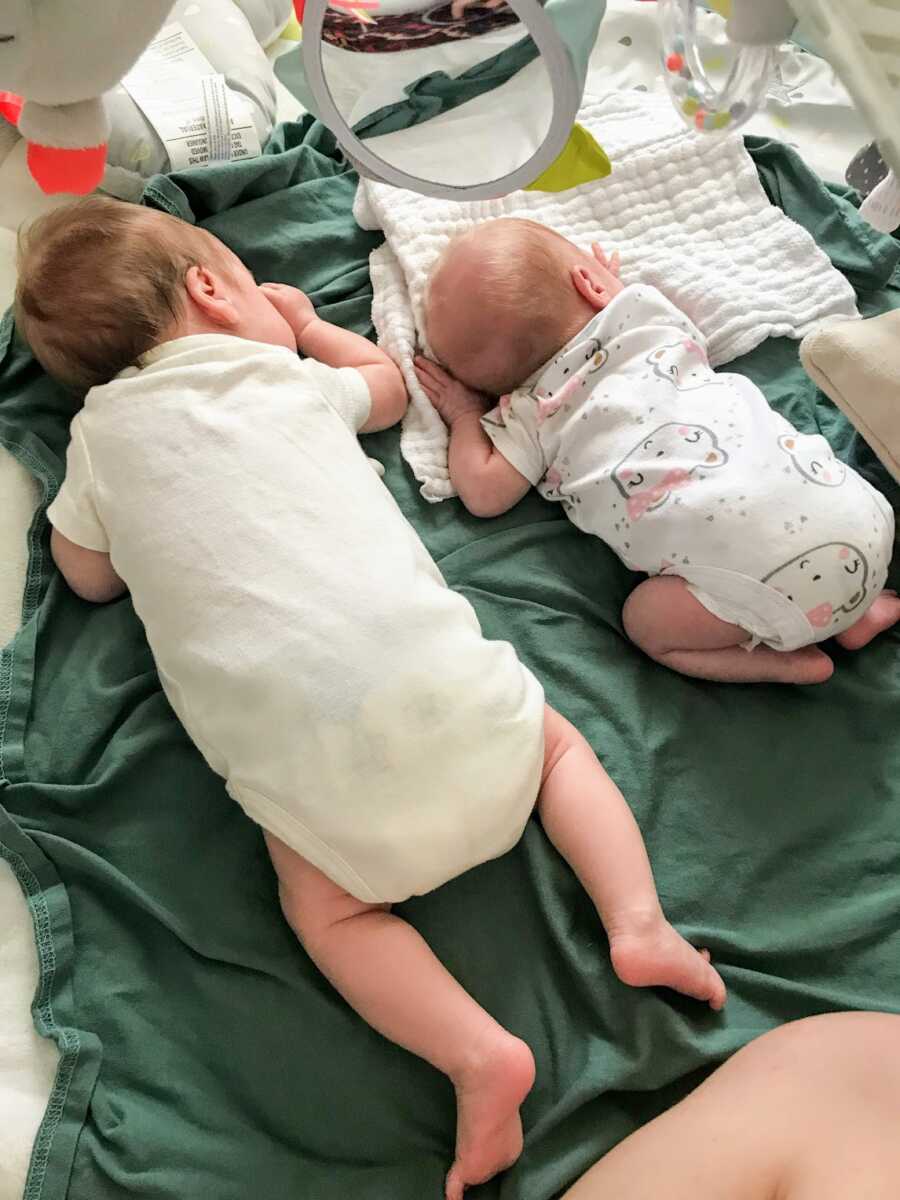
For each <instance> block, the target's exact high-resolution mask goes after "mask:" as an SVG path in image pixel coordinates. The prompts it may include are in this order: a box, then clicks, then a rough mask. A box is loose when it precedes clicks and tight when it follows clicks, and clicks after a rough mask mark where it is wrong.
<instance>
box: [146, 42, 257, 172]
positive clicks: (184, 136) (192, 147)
mask: <svg viewBox="0 0 900 1200" xmlns="http://www.w3.org/2000/svg"><path fill="white" fill-rule="evenodd" d="M122 86H123V87H124V88H125V90H126V91H127V92H128V94H129V96H131V98H132V100H133V101H134V102H135V104H136V105H137V106H138V108H140V110H141V111H142V112H143V114H144V116H145V117H146V118H147V120H148V121H149V122H150V124H151V125H152V126H153V128H154V129H155V130H156V132H157V133H158V134H159V136H160V138H161V139H162V141H163V142H164V143H165V147H166V153H167V154H168V155H169V161H170V163H171V164H172V170H173V171H180V170H182V169H183V168H184V167H200V166H204V165H205V164H206V163H209V162H229V161H230V160H231V159H237V158H255V157H256V155H258V154H259V150H260V147H259V137H258V136H257V133H256V128H255V126H254V124H253V121H252V120H251V117H250V110H249V107H248V105H247V103H246V101H245V100H244V99H243V97H241V96H239V95H238V94H237V93H236V92H233V91H231V89H230V88H228V87H227V86H226V84H225V79H224V77H223V76H222V75H218V74H216V72H215V71H214V70H213V68H212V64H211V63H210V62H209V60H208V59H207V57H206V56H205V55H204V54H203V53H202V52H201V50H200V49H199V48H198V47H197V44H196V43H195V42H194V41H193V39H192V38H191V37H190V35H189V34H188V32H187V30H186V29H185V28H184V26H183V25H180V24H178V23H177V22H175V23H173V24H172V25H166V26H164V28H162V29H161V30H160V31H159V33H158V34H157V35H156V37H155V38H154V39H153V41H152V42H151V43H150V45H149V46H148V47H147V49H146V50H145V51H144V53H143V54H142V55H141V57H140V58H139V59H138V61H137V62H136V63H135V65H134V66H133V67H132V69H131V70H130V71H129V72H128V74H127V75H126V76H125V78H124V79H123V80H122Z"/></svg>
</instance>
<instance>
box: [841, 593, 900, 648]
mask: <svg viewBox="0 0 900 1200" xmlns="http://www.w3.org/2000/svg"><path fill="white" fill-rule="evenodd" d="M898 621H900V597H898V595H897V593H896V592H891V591H885V592H882V593H881V595H880V596H879V597H878V599H877V600H876V601H875V603H874V604H873V605H872V606H871V608H868V609H867V610H866V611H865V612H864V613H863V615H862V616H861V617H860V618H859V620H858V621H857V622H856V624H855V625H851V626H850V628H849V629H847V630H845V631H844V632H843V633H839V634H838V636H837V639H836V640H837V641H838V642H839V643H840V645H842V646H843V647H844V649H845V650H860V649H861V648H862V647H863V646H867V645H868V644H869V642H871V640H872V638H874V637H877V636H878V634H879V633H884V631H885V630H886V629H890V627H891V626H892V625H896V624H897V622H898Z"/></svg>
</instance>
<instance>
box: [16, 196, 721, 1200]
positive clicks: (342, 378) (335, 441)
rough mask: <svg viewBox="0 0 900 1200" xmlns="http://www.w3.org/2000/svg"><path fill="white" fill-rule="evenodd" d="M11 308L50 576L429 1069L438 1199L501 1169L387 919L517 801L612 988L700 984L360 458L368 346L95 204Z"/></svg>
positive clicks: (574, 770) (381, 369)
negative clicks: (128, 658) (135, 677)
mask: <svg viewBox="0 0 900 1200" xmlns="http://www.w3.org/2000/svg"><path fill="white" fill-rule="evenodd" d="M16 317H17V322H18V325H19V328H20V330H21V331H22V333H23V334H24V335H25V336H26V338H27V339H28V341H29V343H30V344H31V346H32V348H33V350H34V353H35V355H36V356H37V358H38V359H39V360H40V362H41V363H42V364H43V366H44V367H45V368H46V369H47V370H48V371H49V372H50V373H51V374H53V375H55V376H56V377H57V378H58V379H60V380H61V381H62V382H64V383H66V384H69V385H72V386H74V387H75V388H76V389H77V390H78V391H80V392H87V395H86V398H85V401H84V406H83V408H82V409H81V411H80V412H79V413H78V415H77V416H76V417H75V419H74V420H73V422H72V430H71V434H72V437H71V443H70V446H69V451H68V459H67V470H66V478H65V482H64V483H63V486H62V488H61V490H60V492H59V495H58V496H57V497H56V499H55V500H54V502H53V504H52V505H51V506H50V509H49V513H48V515H49V518H50V521H51V523H52V525H53V533H52V543H51V544H52V549H53V556H54V558H55V560H56V562H57V564H58V566H59V568H60V570H61V571H62V573H63V575H64V576H65V578H66V579H67V580H68V582H69V584H70V585H71V587H72V588H73V589H74V590H75V591H76V592H77V593H78V594H79V595H80V596H82V597H84V598H85V599H88V600H93V601H98V602H102V601H107V600H112V599H115V598H116V597H117V596H120V595H121V594H122V593H123V592H124V591H125V590H126V588H128V589H129V590H130V592H131V599H132V603H133V604H134V608H135V611H136V613H137V614H138V616H139V617H140V618H141V620H142V621H143V623H144V626H145V628H146V632H147V638H148V641H149V643H150V646H151V649H152V650H153V654H154V658H155V660H156V665H157V668H158V671H159V677H160V681H161V684H162V687H163V689H164V691H165V693H166V696H167V697H168V699H169V701H170V703H171V705H172V707H173V709H174V710H175V712H176V713H177V715H178V716H179V718H180V719H181V721H182V723H183V724H184V726H185V727H186V729H187V731H188V733H189V734H190V736H191V737H192V739H193V740H194V742H195V743H196V745H197V747H198V749H199V750H200V751H201V752H202V753H203V755H204V757H205V758H206V760H207V761H208V763H209V764H210V766H211V767H212V769H213V770H214V771H216V772H218V773H219V774H220V775H221V776H223V777H224V779H225V780H226V784H227V788H228V792H229V794H230V795H231V796H232V797H233V798H234V799H235V800H237V801H238V803H239V804H240V805H241V806H242V807H243V809H244V810H245V812H246V813H247V814H248V815H249V816H250V817H251V818H253V820H255V821H257V822H258V823H259V825H261V826H262V828H263V830H264V832H265V837H266V842H267V845H268V848H269V852H270V854H271V857H272V861H273V864H274V867H275V871H276V873H277V876H278V884H279V892H280V897H281V903H282V907H283V910H284V913H285V916H286V918H287V920H288V922H289V923H290V925H291V927H292V928H293V929H294V931H295V932H296V934H297V936H298V937H299V939H300V941H301V942H302V943H303V945H304V947H305V948H306V951H307V953H308V954H309V955H310V957H311V958H312V959H313V961H314V962H315V963H316V964H317V965H318V967H319V968H320V969H321V970H322V972H323V973H324V974H325V975H326V976H327V977H328V979H329V980H330V981H331V982H332V983H333V984H334V986H335V987H336V988H337V989H338V990H339V991H340V992H341V993H342V994H343V996H344V997H345V998H346V999H347V1001H348V1002H349V1003H350V1004H351V1005H353V1007H354V1008H355V1009H356V1010H357V1012H359V1013H360V1015H361V1016H362V1017H364V1018H365V1019H366V1020H367V1021H368V1022H370V1024H371V1025H373V1026H374V1027H375V1028H376V1029H377V1030H379V1032H381V1033H382V1034H384V1036H385V1037H388V1038H391V1039H392V1040H393V1041H395V1042H397V1043H399V1044H400V1045H401V1046H404V1047H405V1048H406V1049H408V1050H410V1051H412V1052H413V1053H414V1054H418V1055H420V1056H421V1057H423V1058H425V1059H426V1060H427V1061H428V1062H430V1063H431V1064H432V1065H434V1066H435V1067H437V1068H438V1069H439V1070H441V1071H443V1072H444V1073H445V1074H446V1075H447V1076H448V1077H449V1079H450V1081H451V1082H452V1084H453V1086H454V1088H455V1090H456V1097H457V1136H456V1156H455V1160H454V1162H453V1165H452V1168H451V1170H450V1172H449V1174H448V1176H447V1182H446V1194H447V1197H448V1200H459V1198H460V1197H461V1196H462V1192H463V1189H464V1188H465V1187H466V1186H467V1185H469V1184H474V1183H478V1182H481V1181H482V1180H484V1179H487V1178H489V1177H490V1176H491V1175H493V1174H494V1173H495V1172H497V1171H499V1170H501V1169H502V1168H503V1167H505V1166H506V1165H508V1164H509V1163H510V1162H511V1161H512V1160H513V1159H514V1158H515V1157H516V1156H517V1155H518V1153H519V1152H520V1150H521V1146H522V1127H521V1121H520V1118H519V1106H520V1104H521V1102H522V1100H523V1098H524V1097H525V1095H526V1094H527V1092H528V1091H529V1089H530V1087H531V1085H532V1081H533V1078H534V1062H533V1059H532V1055H531V1051H530V1050H529V1048H528V1047H527V1046H526V1045H525V1044H524V1043H523V1042H521V1041H520V1040H519V1039H518V1038H516V1037H514V1036H513V1035H512V1034H510V1033H508V1032H507V1031H506V1030H505V1029H503V1028H501V1026H500V1025H498V1024H497V1022H496V1021H494V1020H493V1019H492V1018H491V1017H490V1016H489V1015H488V1014H487V1013H486V1012H485V1011H484V1010H483V1009H482V1008H481V1007H480V1006H479V1005H478V1004H477V1003H476V1002H475V1001H474V1000H473V999H472V998H471V997H470V996H469V995H468V994H467V993H466V992H465V991H464V990H463V988H462V987H461V986H460V985H459V984H458V983H457V982H456V981H455V980H454V979H453V978H452V977H451V976H450V975H449V974H448V972H447V971H446V970H445V969H444V968H443V967H442V966H441V964H440V963H439V962H438V960H437V959H436V958H435V956H434V955H433V954H432V952H431V951H430V949H429V948H428V946H427V945H426V943H425V942H424V941H423V940H422V938H421V937H420V936H419V934H418V933H417V932H416V931H415V930H414V929H413V928H412V926H411V925H409V924H407V923H406V922H405V921H403V920H402V919H401V918H400V917H398V916H397V915H395V914H393V913H392V912H391V911H390V910H391V905H392V904H394V903H397V902H400V901H403V900H406V899H408V898H409V897H410V896H413V895H420V894H422V893H425V892H428V891H431V890H432V889H434V888H437V887H439V886H440V885H441V884H443V883H445V882H446V881H447V880H449V879H452V878H454V877H455V876H457V875H460V874H462V873H463V872H464V871H467V870H469V869H470V868H472V867H474V866H476V865H478V864H479V863H483V862H486V861H487V860H488V859H491V858H494V857H496V856H498V855H500V854H503V853H504V852H506V851H507V850H509V849H510V848H511V847H512V846H513V845H514V844H515V843H516V842H517V841H518V840H519V838H520V836H521V834H522V832H523V829H524V826H525V823H526V821H527V820H528V817H529V815H530V814H531V812H532V811H533V810H534V808H535V805H537V810H538V812H539V814H540V816H541V819H542V822H543V825H544V828H545V829H546V831H547V834H548V835H549V837H550V838H551V840H552V841H553V843H554V844H555V845H556V847H557V848H558V850H559V851H560V853H561V854H562V855H563V856H564V857H565V858H566V859H567V860H568V862H569V863H570V864H571V866H572V867H573V869H574V870H575V872H576V874H577V875H578V877H579V878H580V879H581V881H582V883H583V884H584V886H585V888H586V889H587V891H588V893H589V894H590V897H591V899H592V900H593V902H594V903H595V905H596V907H597V910H598V912H599V915H600V918H601V920H602V922H603V924H604V926H605V928H606V930H607V933H608V935H609V941H610V952H611V956H612V962H613V966H614V968H615V971H616V973H617V974H618V975H619V977H620V978H621V979H622V980H623V981H624V982H626V983H629V984H632V985H635V986H650V985H655V984H661V985H668V986H669V987H673V988H677V989H678V990H680V991H682V992H685V993H687V994H689V995H691V996H695V997H697V998H698V999H701V1000H706V1001H708V1002H709V1003H710V1004H711V1005H712V1007H713V1008H720V1007H721V1006H722V1005H723V1004H724V1002H725V988H724V985H723V983H722V980H721V979H720V977H719V975H718V974H717V972H716V971H715V970H714V969H713V967H712V966H711V965H710V963H709V956H708V954H706V953H705V952H702V951H698V950H695V949H694V948H693V947H691V946H690V945H688V943H687V942H686V941H684V939H683V938H681V936H680V935H679V934H678V933H676V932H675V930H674V929H673V928H672V926H671V925H670V924H669V923H668V922H667V921H666V919H665V917H664V916H663V913H662V910H661V908H660V904H659V899H658V897H657V894H656V889H655V887H654V884H653V877H652V873H651V870H650V864H649V862H648V860H647V855H646V851H645V849H644V844H643V841H642V839H641V835H640V832H639V830H638V828H637V825H636V823H635V821H634V818H633V817H632V815H631V810H630V809H629V808H628V806H627V804H626V803H625V801H624V799H623V797H622V795H621V793H620V792H619V791H618V789H617V788H616V786H615V784H613V782H612V781H611V780H610V779H609V777H608V776H607V775H606V773H605V772H604V770H603V768H602V767H601V766H600V763H599V762H598V761H597V759H596V757H595V756H594V754H593V752H592V750H591V749H590V747H589V746H588V745H587V743H586V742H585V740H584V739H583V738H582V737H581V736H580V735H579V734H578V733H577V732H576V731H575V730H574V729H573V728H572V726H571V725H570V724H569V723H568V722H567V721H566V720H564V718H563V717H561V716H560V715H559V714H558V713H556V712H554V711H553V710H552V709H550V708H549V707H547V706H546V705H545V704H544V697H543V692H542V690H541V687H540V685H539V684H538V682H537V680H535V678H534V677H533V676H532V675H531V673H530V672H529V671H528V670H527V669H526V668H525V667H524V666H523V665H522V664H521V663H520V662H519V660H518V659H517V657H516V655H515V653H514V652H513V650H512V647H511V646H509V645H508V644H507V643H505V642H500V641H488V640H486V639H485V638H483V637H482V635H481V630H480V627H479V624H478V620H477V618H476V616H475V613H474V611H473V609H472V608H471V606H470V605H469V603H468V601H466V600H465V599H464V598H463V597H462V596H460V595H459V594H458V593H456V592H453V591H451V590H450V589H449V588H448V587H447V586H446V584H445V583H444V580H443V578H442V577H441V575H440V572H439V571H438V569H437V567H436V566H435V565H434V563H433V561H432V560H431V558H430V557H429V555H428V553H427V551H426V550H425V548H424V546H423V545H422V543H421V542H420V541H419V539H418V537H417V536H416V534H415V532H414V530H413V529H412V527H411V526H410V524H409V523H408V522H407V521H406V520H405V519H404V517H403V516H402V514H401V512H400V510H399V508H398V507H397V505H396V504H395V502H394V500H393V498H392V497H391V495H390V493H389V492H388V490H387V489H386V488H385V487H384V485H383V484H382V482H381V480H380V478H379V476H378V475H377V473H376V471H375V470H374V469H373V465H372V463H371V462H370V461H369V460H368V459H367V458H366V456H365V454H364V453H363V451H362V450H361V448H360V445H359V442H358V440H357V436H356V435H357V433H360V432H366V431H368V430H375V429H383V428H386V427H387V426H389V425H392V424H393V423H394V422H396V421H397V420H399V418H400V416H401V415H402V413H403V412H404V410H405V408H406V402H407V397H406V390H405V387H404V385H403V381H402V377H401V374H400V372H399V370H398V369H397V367H396V366H395V365H394V364H393V363H392V362H391V360H390V359H389V358H387V357H386V356H385V355H384V354H383V353H382V352H381V351H380V350H378V349H377V348H376V347H375V346H373V345H372V343H371V342H369V341H367V340H366V339H365V338H362V337H359V336H357V335H356V334H354V333H350V332H348V331H347V330H344V329H340V328H338V327H336V326H334V325H330V324H328V323H327V322H325V321H323V320H321V319H320V318H319V317H318V316H317V315H316V312H315V309H314V308H313V306H312V304H311V303H310V301H309V300H308V299H307V297H306V296H304V294H303V293H302V292H299V291H297V289H295V288H292V287H285V286H282V285H279V284H263V285H262V286H258V285H257V284H256V282H255V280H254V279H253V276H252V275H251V274H250V272H249V271H248V270H247V268H246V267H245V266H244V265H243V263H242V262H241V261H240V259H238V258H237V257H236V256H235V255H234V254H233V253H232V252H231V251H230V250H229V249H228V248H227V247H226V246H225V245H223V243H222V242H220V241H218V240H217V239H216V238H215V237H213V236H212V235H211V234H209V233H207V232H206V231H204V230H202V229H197V228H194V227H193V226H190V225H187V224H185V223H183V222H181V221H178V220H176V219H175V218H173V217H170V216H167V215H165V214H163V213H159V212H154V211H152V210H149V209H146V208H140V207H136V206H132V205H125V204H120V203H118V202H116V201H112V200H105V199H100V198H92V199H90V200H87V201H83V202H80V203H78V204H75V205H70V206H67V207H65V208H61V209H57V210H55V211H54V212H52V213H50V214H49V215H47V216H46V217H44V218H42V219H41V220H40V221H39V222H38V223H37V225H36V226H35V227H34V228H33V230H32V231H31V233H30V235H29V237H28V239H27V241H26V242H25V244H24V248H23V255H22V262H21V272H20V280H19V288H18V292H17V298H16ZM298 351H299V352H300V353H302V354H303V355H304V356H305V357H304V358H302V359H301V358H300V357H299V356H298ZM361 1082H362V1081H361Z"/></svg>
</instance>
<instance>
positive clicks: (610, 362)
mask: <svg viewBox="0 0 900 1200" xmlns="http://www.w3.org/2000/svg"><path fill="white" fill-rule="evenodd" d="M463 298H464V299H463ZM426 328H427V335H428V340H429V342H430V344H431V347H432V349H433V350H434V353H435V354H436V356H437V357H438V358H439V359H440V360H441V362H442V363H444V364H445V366H446V367H447V368H448V370H449V372H450V374H448V373H447V371H445V370H442V369H441V368H440V367H439V366H437V365H436V364H435V363H433V362H431V361H429V360H428V359H425V358H419V359H417V360H416V370H417V374H418V377H419V380H420V382H421V384H422V386H423V388H424V389H425V391H426V393H427V394H428V396H429V397H430V399H431V401H432V403H433V404H434V406H435V408H436V409H437V410H438V412H439V413H440V414H441V416H442V417H443V419H444V421H445V423H446V424H447V425H448V426H449V429H450V449H449V467H450V478H451V480H452V482H453V484H454V486H455V487H456V489H457V491H458V492H459V494H460V496H461V498H462V500H463V503H464V504H465V505H466V506H467V508H468V509H469V510H470V511H471V512H472V513H474V514H475V515H476V516H494V515H496V514H498V513H501V512H504V511H506V509H508V508H511V507H512V506H513V505H514V504H516V503H517V502H518V501H519V500H520V499H521V498H522V496H523V495H524V494H525V492H526V491H527V490H528V489H529V487H531V486H532V485H536V486H537V487H538V488H539V490H540V492H541V495H543V496H544V497H546V498H547V499H548V500H556V501H559V502H560V503H561V504H562V505H563V508H564V509H565V511H566V513H567V514H568V515H569V517H570V518H571V520H572V521H573V522H574V523H575V524H576V525H577V526H578V527H579V528H580V529H583V530H585V531H586V532H587V533H593V534H596V535H597V536H598V537H600V538H602V539H603V540H604V541H605V542H606V543H607V545H609V546H610V547H611V548H612V549H613V550H614V551H615V552H616V553H617V554H618V556H619V557H620V558H621V560H622V561H623V562H624V563H625V565H626V566H627V567H628V568H629V569H631V570H633V571H642V572H645V573H646V574H647V575H649V576H650V578H649V579H647V580H645V581H644V582H643V583H641V584H639V585H638V586H637V587H636V588H635V590H634V591H633V592H632V593H631V595H630V596H629V597H628V600H627V601H626V604H625V607H624V610H623V613H622V620H623V624H624V626H625V631H626V632H627V634H628V635H629V637H630V638H631V639H632V641H634V642H635V643H636V644H637V645H638V646H640V647H641V648H642V649H643V650H644V651H645V652H646V653H647V654H649V655H650V656H651V657H652V658H654V659H656V660H657V661H659V662H661V663H664V664H666V665H667V666H669V667H672V668H674V669H675V670H676V671H681V672H682V673H683V674H685V675H693V676H698V677H699V678H702V679H716V680H724V681H731V680H735V681H744V682H755V681H772V682H783V683H819V682H822V681H824V680H826V679H828V678H829V676H830V675H831V673H832V670H833V664H832V661H831V659H830V658H829V657H828V655H827V654H825V652H824V651H822V650H821V649H819V648H818V646H817V645H816V643H818V642H821V641H824V640H825V639H826V638H830V637H836V638H837V640H838V641H839V642H840V643H841V645H843V646H845V647H846V648H848V649H857V648H859V647H860V646H864V645H865V644H866V643H867V642H868V641H870V640H871V639H872V638H873V637H874V636H875V635H876V634H878V633H880V632H881V631H882V630H884V629H887V628H888V627H890V626H891V625H893V624H894V623H895V622H896V621H897V620H898V619H900V599H898V598H897V596H896V594H895V593H894V592H891V591H885V590H884V585H885V581H886V579H887V573H888V566H889V564H890V558H891V552H892V549H893V539H894V516H893V512H892V510H891V507H890V505H889V504H888V502H887V501H886V499H885V498H884V497H883V496H882V495H881V494H880V493H879V492H877V491H876V490H875V489H874V488H873V487H871V486H870V485H869V484H868V483H866V481H865V480H864V479H862V478H861V477H860V476H859V475H858V474H857V473H856V472H855V471H853V470H851V469H850V468H849V467H847V466H845V465H844V464H843V463H842V462H839V461H838V460H837V459H836V458H835V456H834V454H833V453H832V451H831V449H830V447H829V445H828V443H827V442H826V441H825V439H824V438H823V437H821V436H819V435H817V434H816V435H809V434H801V433H798V432H797V430H796V429H794V427H793V426H792V425H790V424H789V423H788V422H787V421H785V420H784V419H783V418H782V417H780V416H779V415H778V414H777V413H775V412H774V411H773V410H772V409H771V408H770V407H769V405H768V404H767V402H766V400H765V397H764V396H763V395H762V393H761V392H760V391H759V389H758V388H756V387H755V386H754V385H753V384H752V383H750V381H749V380H748V379H746V378H744V377H743V376H741V375H728V374H724V373H716V372H714V371H712V370H711V368H710V366H709V363H708V362H707V358H706V350H705V346H704V341H703V337H702V335H701V334H700V332H699V331H698V330H697V329H696V328H695V327H694V325H692V324H691V322H690V321H689V320H688V319H687V317H686V316H685V315H684V314H683V313H681V312H679V311H678V309H677V308H675V307H674V306H673V305H672V304H671V303H670V302H669V301H668V300H667V299H666V298H665V297H664V296H663V295H662V294H661V293H660V292H658V291H657V290H656V288H653V287H648V286H646V285H644V284H637V285H632V286H630V287H623V285H622V283H621V282H620V280H619V278H618V260H617V258H616V257H614V258H613V260H612V261H607V259H606V257H605V255H604V254H603V252H602V250H601V249H600V248H599V247H598V246H594V247H593V255H588V254H586V253H584V252H582V251H581V250H579V249H578V248H577V247H576V246H574V245H573V244H572V243H571V242H569V241H567V240H566V239H565V238H563V237H561V236H560V235H559V234H557V233H554V232H553V231H552V230H550V229H548V228H546V227H545V226H543V225H538V224H536V223H534V222H532V221H520V220H498V221H489V222H485V223H484V224H482V225H479V226H477V227H475V228H474V229H473V230H471V231H469V232H468V233H465V234H462V235H461V236H459V237H457V238H456V239H454V240H453V241H452V242H451V243H450V245H449V246H448V248H447V249H446V251H445V252H444V254H443V256H442V257H441V259H440V260H439V261H438V263H437V266H436V268H435V270H434V272H433V274H432V277H431V279H430V281H429V287H428V292H427V296H426ZM487 396H491V397H497V396H499V397H500V400H499V403H498V404H496V407H494V408H493V410H492V411H490V412H486V411H485V410H486V409H487V408H489V407H490V406H491V403H492V401H489V400H487V399H486V397H487ZM748 651H752V653H748Z"/></svg>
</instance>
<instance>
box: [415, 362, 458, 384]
mask: <svg viewBox="0 0 900 1200" xmlns="http://www.w3.org/2000/svg"><path fill="white" fill-rule="evenodd" d="M415 368H416V374H417V375H418V374H422V375H426V376H427V377H428V378H429V379H431V380H433V382H434V383H435V384H439V385H440V386H441V387H447V386H449V384H451V383H452V382H453V379H452V377H451V376H450V375H448V374H447V372H446V371H445V370H444V368H443V367H439V366H438V365H437V363H436V362H432V361H431V359H430V358H423V357H422V355H421V354H417V355H416V358H415Z"/></svg>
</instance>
